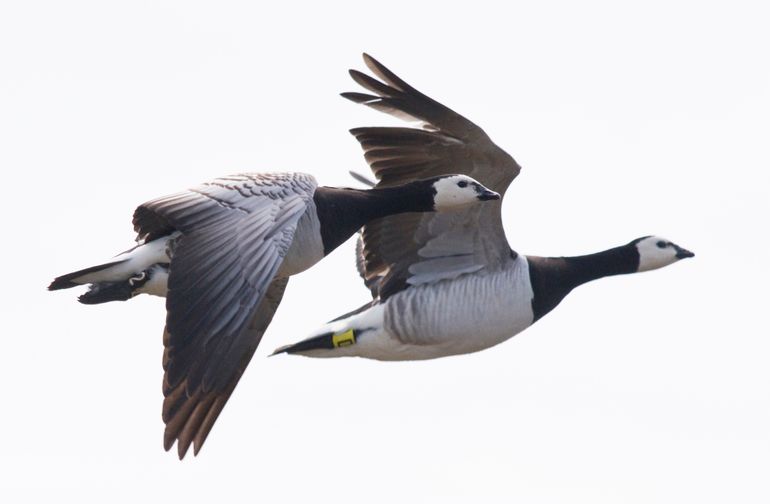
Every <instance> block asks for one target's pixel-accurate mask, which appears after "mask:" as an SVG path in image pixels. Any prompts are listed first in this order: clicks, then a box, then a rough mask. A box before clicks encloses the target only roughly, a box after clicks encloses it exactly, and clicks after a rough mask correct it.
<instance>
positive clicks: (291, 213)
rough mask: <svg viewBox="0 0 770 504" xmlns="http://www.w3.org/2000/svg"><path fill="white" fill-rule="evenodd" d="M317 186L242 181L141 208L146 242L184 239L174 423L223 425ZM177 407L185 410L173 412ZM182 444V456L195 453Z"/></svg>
mask: <svg viewBox="0 0 770 504" xmlns="http://www.w3.org/2000/svg"><path fill="white" fill-rule="evenodd" d="M315 187H316V183H315V180H314V179H313V178H312V177H311V176H309V175H304V174H296V173H288V174H242V175H234V176H231V177H223V178H219V179H216V180H214V181H212V182H209V183H207V184H203V185H200V186H198V187H195V188H192V189H190V190H188V191H184V192H181V193H177V194H174V195H171V196H167V197H163V198H158V199H155V200H152V201H150V202H147V203H145V204H143V205H141V206H140V207H139V208H138V209H137V211H136V213H135V217H134V224H135V229H136V231H137V234H138V236H139V237H140V238H142V237H144V238H152V237H153V236H156V235H158V234H159V233H167V232H168V231H169V230H176V231H181V233H182V235H181V237H180V238H179V239H177V243H176V244H175V248H174V251H173V257H172V259H171V264H170V268H169V279H168V295H167V298H166V312H167V313H166V337H165V338H164V339H165V347H166V348H165V354H164V369H165V376H164V383H163V388H164V393H166V395H167V397H168V396H173V401H171V403H173V404H174V405H177V406H175V407H174V408H171V407H167V406H164V419H165V420H166V421H167V422H173V421H174V419H175V418H183V417H184V418H188V417H189V418H190V419H191V420H189V421H191V422H193V424H194V423H195V422H199V423H200V425H203V426H207V429H210V428H211V425H210V424H207V423H206V422H204V420H205V418H206V415H207V414H208V413H209V412H213V411H216V413H211V414H212V415H213V418H216V415H218V411H219V410H221V407H223V406H224V402H223V401H226V400H227V397H229V395H230V393H231V392H232V388H234V386H235V384H236V383H237V381H238V379H239V378H240V375H241V373H242V372H243V369H245V367H246V364H248V361H249V360H250V358H251V355H252V354H253V353H254V351H255V349H256V346H257V344H258V343H259V339H260V338H261V336H262V332H264V329H262V330H254V329H253V327H251V326H254V324H256V325H257V326H260V325H264V327H265V328H266V327H267V323H269V320H270V319H271V318H272V313H273V312H274V311H275V307H277V301H276V302H275V306H272V305H271V304H270V303H268V304H267V305H265V303H263V301H264V300H265V298H266V296H268V295H269V296H270V297H271V298H272V299H276V298H277V299H278V301H280V296H281V295H282V294H283V287H285V283H284V284H283V287H281V284H280V283H279V284H276V282H277V279H275V274H276V272H277V271H278V269H279V267H280V265H281V263H282V261H283V258H284V257H285V255H286V252H287V251H288V249H289V247H290V245H291V243H292V240H293V237H294V232H295V231H296V228H297V223H298V221H299V219H300V217H301V216H302V214H303V213H304V212H305V211H306V209H307V206H308V203H309V202H310V200H311V199H312V196H313V193H314V191H315ZM279 287H280V288H279ZM278 291H280V292H278ZM271 306H272V308H271V309H268V308H270V307H271ZM266 310H267V311H266ZM255 314H256V315H258V319H257V320H256V321H255V316H256V315H255ZM264 320H266V321H267V322H266V323H263V321H264ZM250 327H251V328H250ZM182 385H183V386H182ZM180 387H181V388H180ZM182 399H184V400H182ZM167 402H168V400H167ZM179 405H182V406H179ZM180 408H181V409H180ZM185 408H193V409H192V410H191V411H187V410H186V409H185ZM212 408H213V409H212ZM174 409H176V410H178V411H181V413H179V414H176V415H175V414H169V413H168V412H167V410H168V411H171V410H174ZM180 415H181V416H180ZM209 418H211V417H209ZM211 423H212V424H213V421H212V422H211ZM168 425H171V424H170V423H168ZM191 425H192V424H191ZM199 427H200V426H199ZM175 429H178V432H179V433H180V435H181V433H187V434H186V435H185V436H186V437H184V440H185V442H188V441H190V440H192V438H194V437H195V436H198V437H199V438H200V439H205V434H207V433H208V430H207V429H205V433H203V434H202V435H198V434H197V430H196V429H191V428H190V427H187V430H185V426H184V425H183V426H181V427H179V426H175V427H174V429H171V431H174V430H175ZM193 431H195V434H194V435H192V434H190V432H193ZM168 432H169V430H168V429H167V434H168ZM201 436H202V437H201ZM179 440H180V445H179V450H180V456H182V455H183V451H182V448H184V450H186V449H187V447H186V446H183V443H182V438H181V437H180V438H179ZM172 442H173V439H172ZM200 442H201V443H202V440H201V441H200ZM187 444H188V446H189V442H188V443H187ZM167 448H168V447H167ZM197 448H199V446H197Z"/></svg>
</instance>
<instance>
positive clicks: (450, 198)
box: [425, 175, 500, 211]
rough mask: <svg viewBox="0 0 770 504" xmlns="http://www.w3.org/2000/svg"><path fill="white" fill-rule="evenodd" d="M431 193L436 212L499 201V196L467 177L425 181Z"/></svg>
mask: <svg viewBox="0 0 770 504" xmlns="http://www.w3.org/2000/svg"><path fill="white" fill-rule="evenodd" d="M425 182H426V183H427V184H429V185H430V188H431V190H432V192H433V209H434V210H436V211H443V210H450V209H453V208H458V207H465V206H467V205H471V204H474V203H478V202H479V201H490V200H499V199H500V195H499V194H498V193H496V192H495V191H492V190H491V189H488V188H487V187H485V186H484V185H483V184H481V183H480V182H478V181H477V180H476V179H474V178H472V177H469V176H467V175H446V176H443V177H436V178H433V179H428V180H426V181H425Z"/></svg>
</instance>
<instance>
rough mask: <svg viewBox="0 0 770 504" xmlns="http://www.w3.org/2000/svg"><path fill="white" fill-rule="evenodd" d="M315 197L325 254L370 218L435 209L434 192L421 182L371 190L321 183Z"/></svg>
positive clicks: (371, 219) (370, 219)
mask: <svg viewBox="0 0 770 504" xmlns="http://www.w3.org/2000/svg"><path fill="white" fill-rule="evenodd" d="M313 200H314V201H315V204H316V211H317V213H318V219H319V221H320V225H321V238H322V240H323V245H324V255H326V254H328V253H329V252H331V251H332V250H334V249H335V248H337V247H338V246H339V245H340V244H342V243H343V242H344V241H345V240H347V239H348V238H350V237H351V236H352V235H353V233H355V232H356V231H358V230H359V229H361V227H362V226H364V225H365V224H366V223H368V222H370V221H373V220H375V219H379V218H382V217H387V216H388V215H395V214H399V213H405V212H428V211H432V210H433V193H432V192H431V191H430V190H429V189H428V188H426V187H425V186H424V184H420V183H413V184H406V185H403V186H399V187H384V188H374V189H368V190H362V189H343V188H335V187H319V188H317V189H316V191H315V195H314V196H313Z"/></svg>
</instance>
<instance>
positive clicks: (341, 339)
mask: <svg viewBox="0 0 770 504" xmlns="http://www.w3.org/2000/svg"><path fill="white" fill-rule="evenodd" d="M357 336H358V331H356V330H354V329H349V330H347V331H345V332H342V333H324V334H321V335H319V336H313V337H312V338H308V339H306V340H302V341H300V342H299V343H294V344H293V345H286V346H283V347H281V348H279V349H277V350H276V351H275V352H273V354H272V355H278V354H282V353H288V354H294V353H299V352H305V351H307V350H334V349H335V348H339V347H344V346H349V345H355V344H356V337H357Z"/></svg>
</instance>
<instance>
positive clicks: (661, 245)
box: [656, 240, 666, 248]
mask: <svg viewBox="0 0 770 504" xmlns="http://www.w3.org/2000/svg"><path fill="white" fill-rule="evenodd" d="M656 245H657V246H658V248H666V242H664V241H663V240H661V241H659V242H658V243H656Z"/></svg>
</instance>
